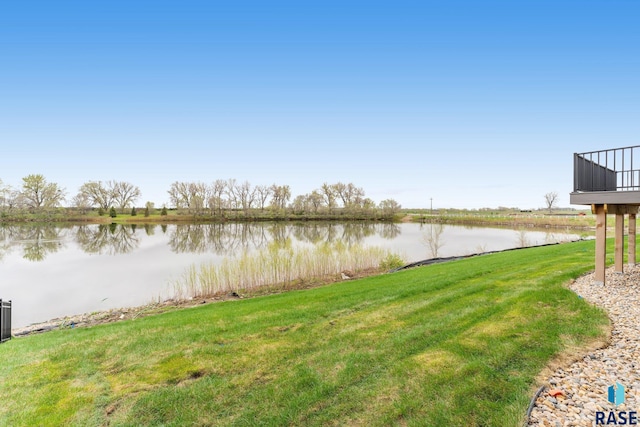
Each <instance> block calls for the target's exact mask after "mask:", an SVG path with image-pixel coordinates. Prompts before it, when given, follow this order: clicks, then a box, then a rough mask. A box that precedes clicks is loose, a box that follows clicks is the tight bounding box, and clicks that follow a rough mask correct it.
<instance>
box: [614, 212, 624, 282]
mask: <svg viewBox="0 0 640 427" xmlns="http://www.w3.org/2000/svg"><path fill="white" fill-rule="evenodd" d="M623 258H624V213H620V211H619V210H617V211H616V242H615V254H614V259H615V267H614V269H615V272H616V273H619V274H623V273H624V260H623Z"/></svg>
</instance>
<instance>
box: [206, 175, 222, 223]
mask: <svg viewBox="0 0 640 427" xmlns="http://www.w3.org/2000/svg"><path fill="white" fill-rule="evenodd" d="M226 188H227V182H226V181H225V180H223V179H217V180H215V181H214V182H213V183H212V184H211V186H210V187H209V199H208V200H207V205H208V207H209V210H210V211H211V215H215V212H216V211H218V215H220V216H222V210H223V209H224V207H225V201H224V199H223V197H222V196H224V194H225V190H226Z"/></svg>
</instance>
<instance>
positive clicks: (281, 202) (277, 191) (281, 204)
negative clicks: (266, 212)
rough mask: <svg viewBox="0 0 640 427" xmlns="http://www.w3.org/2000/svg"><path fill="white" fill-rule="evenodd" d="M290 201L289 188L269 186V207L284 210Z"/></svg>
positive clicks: (286, 186) (285, 186)
mask: <svg viewBox="0 0 640 427" xmlns="http://www.w3.org/2000/svg"><path fill="white" fill-rule="evenodd" d="M290 199H291V188H289V186H288V185H276V184H273V185H272V186H271V206H272V207H273V208H274V209H282V210H284V209H285V208H286V207H287V203H288V202H289V200H290Z"/></svg>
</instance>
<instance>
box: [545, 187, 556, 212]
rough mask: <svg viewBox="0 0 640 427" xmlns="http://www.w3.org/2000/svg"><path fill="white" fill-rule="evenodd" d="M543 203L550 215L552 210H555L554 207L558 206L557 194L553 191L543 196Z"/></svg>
mask: <svg viewBox="0 0 640 427" xmlns="http://www.w3.org/2000/svg"><path fill="white" fill-rule="evenodd" d="M544 201H545V203H546V205H547V209H548V210H549V213H551V211H552V210H553V208H555V207H556V205H557V204H558V193H557V192H555V191H552V192H550V193H547V194H545V195H544Z"/></svg>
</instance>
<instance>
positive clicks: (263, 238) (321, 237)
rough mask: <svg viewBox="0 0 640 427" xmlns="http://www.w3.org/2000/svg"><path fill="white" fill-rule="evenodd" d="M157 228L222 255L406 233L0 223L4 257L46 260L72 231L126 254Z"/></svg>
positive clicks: (347, 227)
mask: <svg viewBox="0 0 640 427" xmlns="http://www.w3.org/2000/svg"><path fill="white" fill-rule="evenodd" d="M158 228H159V229H160V231H161V232H162V234H168V243H167V244H168V246H169V248H170V250H171V251H172V252H174V253H194V254H200V253H213V254H216V255H220V256H228V255H233V254H237V253H239V252H243V251H246V250H250V249H262V248H265V247H266V246H267V245H268V244H269V243H271V242H276V243H281V242H287V241H289V240H291V239H293V240H295V241H298V242H305V243H310V244H316V243H319V242H329V243H333V242H337V241H340V242H342V243H343V244H345V245H346V246H351V245H354V244H358V243H362V241H363V240H364V239H366V238H369V237H372V236H379V237H380V238H382V239H394V238H396V237H398V236H399V235H400V234H401V228H400V226H399V225H397V224H378V223H366V222H357V223H323V222H308V223H293V224H291V223H284V222H274V223H267V222H258V223H224V224H176V225H167V224H161V225H157V224H140V225H138V224H83V225H76V226H61V225H52V224H47V225H37V226H32V225H28V226H27V225H4V226H0V259H2V257H3V256H4V255H5V254H6V253H8V252H10V251H11V249H12V248H14V247H21V248H22V251H23V252H24V256H23V257H24V258H25V259H28V260H30V261H42V260H44V259H45V258H46V257H47V256H48V255H49V254H51V253H54V252H56V251H59V250H60V249H62V248H64V247H65V239H66V238H67V234H68V235H69V236H70V237H71V238H72V240H73V241H75V242H76V243H77V245H78V247H79V248H80V249H81V250H82V251H83V252H85V253H88V254H105V255H117V254H127V253H131V252H133V251H135V250H136V249H138V248H139V247H140V244H141V241H142V240H143V236H144V235H146V236H154V235H155V234H156V230H157V229H158ZM143 233H144V234H143Z"/></svg>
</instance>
